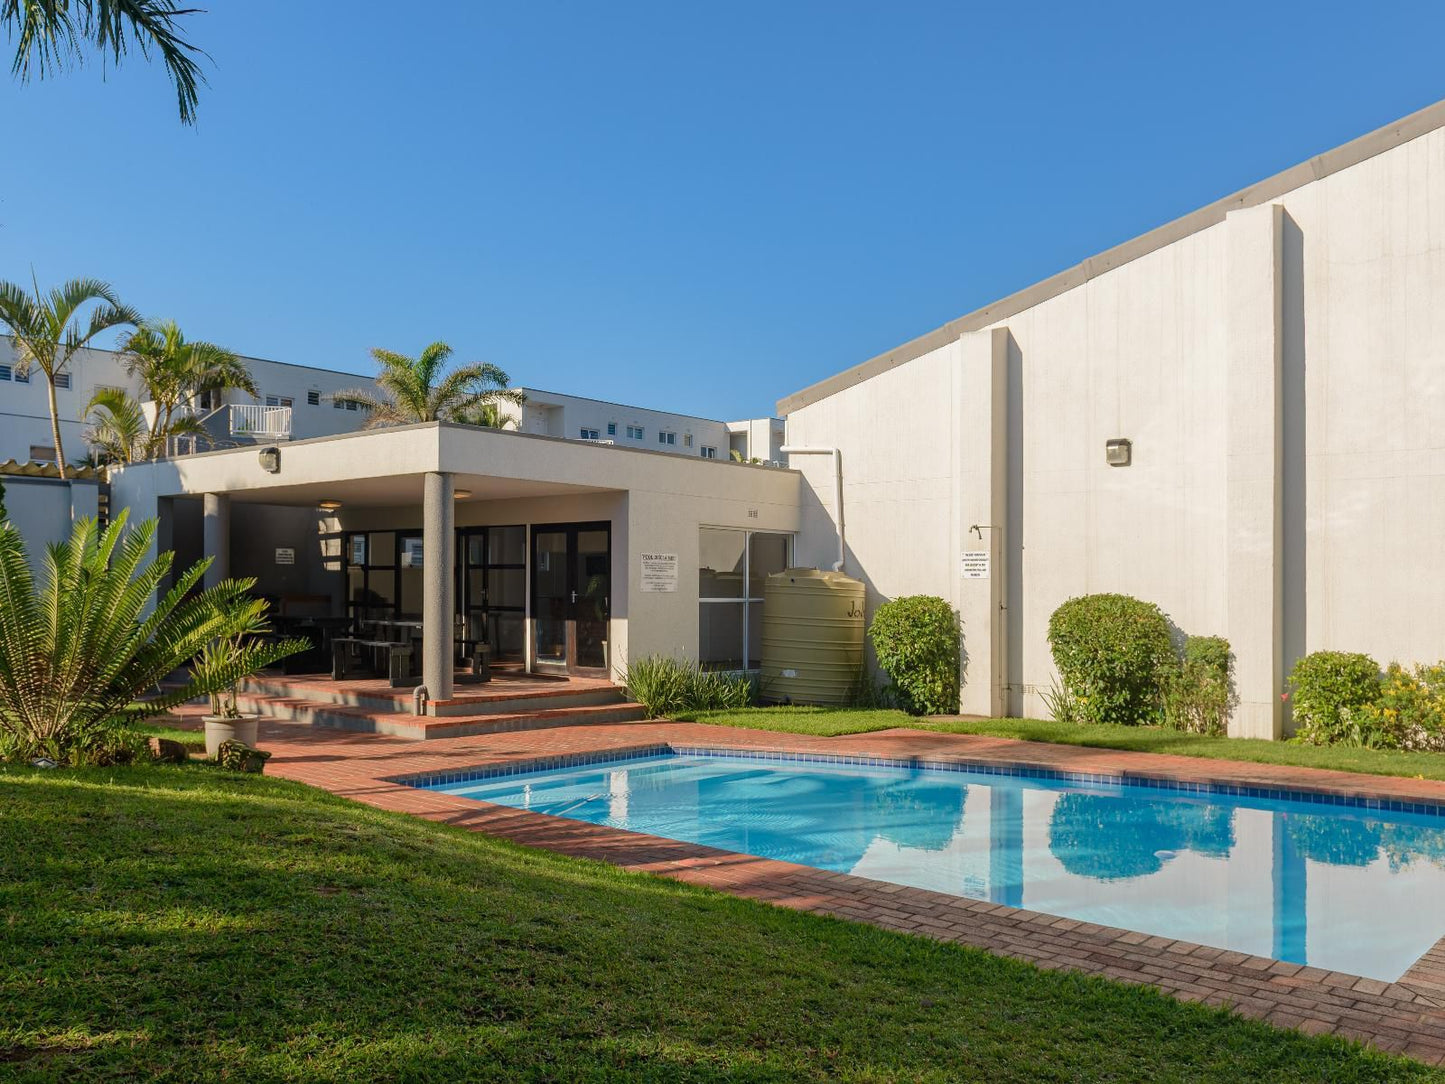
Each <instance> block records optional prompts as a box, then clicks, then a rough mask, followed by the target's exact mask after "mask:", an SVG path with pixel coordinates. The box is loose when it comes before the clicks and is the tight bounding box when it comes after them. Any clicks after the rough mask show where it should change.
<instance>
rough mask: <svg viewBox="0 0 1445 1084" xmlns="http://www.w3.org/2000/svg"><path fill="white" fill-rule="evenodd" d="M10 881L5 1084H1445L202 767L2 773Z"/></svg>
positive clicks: (1146, 999) (1109, 992)
mask: <svg viewBox="0 0 1445 1084" xmlns="http://www.w3.org/2000/svg"><path fill="white" fill-rule="evenodd" d="M0 862H3V867H4V874H3V877H0V923H3V928H4V931H5V933H4V936H3V937H0V1006H4V1011H3V1013H0V1078H4V1079H7V1080H12V1079H15V1080H55V1081H61V1080H64V1081H92V1080H93V1081H99V1080H105V1081H115V1080H165V1081H196V1080H219V1079H223V1078H225V1079H231V1080H236V1081H260V1080H267V1081H270V1080H285V1081H303V1080H316V1081H320V1080H326V1081H341V1080H349V1081H372V1080H435V1081H456V1080H477V1081H510V1080H537V1081H541V1080H549V1081H550V1080H565V1081H574V1080H587V1081H598V1080H617V1081H632V1080H643V1081H647V1080H666V1081H722V1080H769V1081H787V1080H835V1079H849V1080H861V1081H942V1080H958V1079H985V1080H990V1081H1122V1080H1156V1081H1222V1082H1227V1084H1237V1082H1238V1081H1241V1080H1260V1079H1269V1080H1289V1081H1316V1080H1326V1079H1328V1080H1331V1081H1377V1080H1427V1079H1430V1080H1435V1079H1442V1078H1441V1076H1440V1075H1437V1074H1434V1073H1433V1072H1432V1071H1431V1070H1427V1069H1425V1068H1424V1067H1422V1066H1420V1065H1418V1064H1415V1063H1412V1062H1407V1061H1402V1060H1398V1059H1394V1058H1389V1057H1385V1056H1384V1055H1380V1054H1376V1053H1371V1052H1368V1051H1366V1050H1364V1049H1363V1048H1360V1047H1358V1046H1354V1045H1351V1044H1347V1043H1344V1042H1342V1041H1339V1040H1335V1039H1329V1038H1321V1039H1314V1038H1308V1037H1305V1036H1302V1035H1299V1034H1296V1033H1286V1032H1281V1031H1276V1030H1273V1029H1271V1028H1269V1027H1267V1026H1265V1025H1263V1024H1258V1023H1253V1022H1249V1021H1245V1020H1242V1019H1239V1018H1236V1017H1232V1016H1229V1015H1228V1014H1226V1013H1224V1012H1221V1011H1218V1010H1213V1009H1208V1008H1204V1007H1201V1006H1194V1005H1184V1004H1181V1003H1178V1002H1175V1001H1173V1000H1171V999H1169V998H1166V997H1163V996H1162V995H1159V994H1156V993H1153V992H1151V991H1148V990H1143V989H1138V988H1133V987H1127V986H1122V985H1116V984H1112V983H1109V982H1105V981H1102V980H1098V979H1090V978H1083V977H1080V976H1077V975H1067V974H1057V973H1049V972H1042V971H1037V970H1035V969H1033V968H1030V967H1028V966H1026V965H1023V964H1020V963H1015V962H1012V961H1008V960H1002V959H997V958H994V957H991V956H988V955H986V954H984V953H981V952H976V951H972V950H967V949H962V948H958V947H956V946H950V945H943V944H938V943H935V942H932V941H928V940H924V939H919V938H911V937H905V936H902V935H897V934H892V933H887V932H884V931H881V930H877V929H873V928H871V927H868V926H863V925H855V924H851V923H845V922H840V921H834V920H831V919H825V918H819V917H815V916H810V915H805V914H795V913H791V912H788V911H783V910H780V909H775V908H770V907H767V906H764V905H762V904H754V903H750V902H748V901H744V900H738V899H733V898H731V897H728V896H724V895H721V894H717V893H713V892H709V891H706V890H703V889H698V888H692V887H688V886H685V885H679V884H674V883H672V882H669V881H664V880H661V879H657V878H652V877H648V876H644V875H639V874H628V873H624V872H621V871H619V870H616V869H614V868H612V867H608V866H604V865H600V864H595V863H589V862H582V861H577V860H571V859H565V858H561V857H558V856H554V855H551V854H547V853H544V852H537V851H528V850H525V849H523V848H520V847H516V846H512V845H509V844H505V843H501V842H498V841H494V840H490V839H487V838H485V837H483V836H480V835H476V834H473V833H468V832H465V831H461V830H459V829H453V828H449V827H444V826H439V825H433V824H430V823H427V822H424V821H421V820H417V819H414V818H409V817H405V816H401V815H396V814H389V813H384V812H380V811H377V810H373V809H368V808H366V807H364V806H360V805H355V804H352V803H348V802H346V801H343V800H342V799H339V798H335V797H332V796H330V795H327V794H325V793H322V792H319V791H313V790H310V789H308V788H304V787H301V786H299V785H296V784H291V783H287V782H285V781H282V780H277V779H270V778H266V777H261V776H229V775H223V774H221V773H220V772H219V771H217V770H215V769H212V768H208V767H203V766H199V765H195V766H190V767H186V768H159V767H136V768H125V769H114V768H111V769H85V770H77V771H48V772H45V771H37V770H34V769H30V768H8V769H0Z"/></svg>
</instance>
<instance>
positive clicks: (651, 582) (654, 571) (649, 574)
mask: <svg viewBox="0 0 1445 1084" xmlns="http://www.w3.org/2000/svg"><path fill="white" fill-rule="evenodd" d="M639 556H640V557H641V560H642V589H643V590H644V591H676V590H677V554H675V553H644V554H640V555H639Z"/></svg>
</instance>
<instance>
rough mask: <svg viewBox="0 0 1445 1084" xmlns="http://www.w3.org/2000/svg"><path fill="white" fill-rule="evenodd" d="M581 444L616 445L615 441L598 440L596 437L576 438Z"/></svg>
mask: <svg viewBox="0 0 1445 1084" xmlns="http://www.w3.org/2000/svg"><path fill="white" fill-rule="evenodd" d="M577 439H578V440H580V441H582V443H583V444H616V443H617V442H616V441H615V440H599V439H598V438H597V437H578V438H577Z"/></svg>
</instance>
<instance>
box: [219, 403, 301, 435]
mask: <svg viewBox="0 0 1445 1084" xmlns="http://www.w3.org/2000/svg"><path fill="white" fill-rule="evenodd" d="M231 436H233V437H260V438H263V439H267V440H290V439H291V408H290V407H288V406H255V405H253V404H249V403H245V404H242V403H232V404H231Z"/></svg>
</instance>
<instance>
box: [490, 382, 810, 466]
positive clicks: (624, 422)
mask: <svg viewBox="0 0 1445 1084" xmlns="http://www.w3.org/2000/svg"><path fill="white" fill-rule="evenodd" d="M517 390H518V391H520V392H522V394H523V395H525V396H526V401H525V402H524V403H523V404H522V405H521V406H520V407H505V408H504V412H505V413H509V414H510V415H511V416H512V417H514V418H516V420H517V423H518V424H517V428H518V429H519V430H520V431H521V432H523V433H536V434H539V435H541V436H549V437H568V438H570V439H572V440H590V441H596V442H598V443H602V444H614V445H622V446H623V447H628V448H647V449H650V450H652V451H658V452H672V453H674V454H677V455H694V456H699V457H701V458H703V459H728V458H730V457H731V456H732V453H734V452H736V453H737V457H738V458H741V459H743V460H745V461H746V460H753V459H756V460H758V461H759V462H777V461H778V460H779V459H780V458H781V453H780V452H779V449H780V448H781V447H782V441H783V423H782V420H781V419H779V418H759V419H756V420H750V421H742V422H720V421H714V420H713V419H711V418H699V417H695V416H693V415H689V414H672V413H668V412H666V411H660V410H648V409H646V408H645V407H636V406H628V405H626V404H623V403H611V402H607V401H605V400H602V399H587V398H584V397H583V396H580V395H562V394H560V393H558V392H552V391H543V390H541V389H540V388H527V387H524V388H519V389H517Z"/></svg>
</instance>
